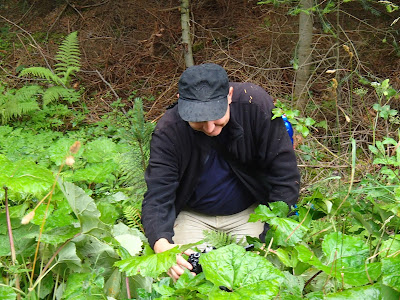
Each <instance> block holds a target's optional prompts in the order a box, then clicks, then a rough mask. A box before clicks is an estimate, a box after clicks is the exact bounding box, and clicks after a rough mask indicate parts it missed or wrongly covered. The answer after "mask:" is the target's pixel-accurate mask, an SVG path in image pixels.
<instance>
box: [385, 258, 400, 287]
mask: <svg viewBox="0 0 400 300" xmlns="http://www.w3.org/2000/svg"><path fill="white" fill-rule="evenodd" d="M382 275H383V276H382V282H383V284H385V285H387V286H390V287H391V288H393V289H394V290H396V291H398V292H400V258H399V257H396V258H394V257H391V258H384V259H382Z"/></svg>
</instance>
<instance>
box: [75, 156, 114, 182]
mask: <svg viewBox="0 0 400 300" xmlns="http://www.w3.org/2000/svg"><path fill="white" fill-rule="evenodd" d="M117 168H118V164H116V163H115V162H113V161H106V162H102V163H91V164H87V165H86V166H85V168H84V169H78V170H76V171H75V172H74V175H73V176H72V178H71V179H72V180H73V181H85V182H88V183H104V182H106V181H112V180H114V179H115V176H114V175H113V174H112V173H113V172H114V171H115V170H117Z"/></svg>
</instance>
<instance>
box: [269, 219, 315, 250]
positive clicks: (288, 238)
mask: <svg viewBox="0 0 400 300" xmlns="http://www.w3.org/2000/svg"><path fill="white" fill-rule="evenodd" d="M269 224H270V226H271V227H272V230H273V231H274V234H273V237H274V241H275V243H277V244H278V245H281V246H294V245H296V244H297V243H299V242H300V241H301V239H302V238H303V237H304V235H305V234H306V233H307V231H308V228H306V227H305V226H303V225H301V224H300V223H299V222H297V221H295V220H293V219H289V218H271V219H270V220H269Z"/></svg>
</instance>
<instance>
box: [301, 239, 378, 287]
mask: <svg viewBox="0 0 400 300" xmlns="http://www.w3.org/2000/svg"><path fill="white" fill-rule="evenodd" d="M295 249H296V251H297V253H298V259H299V260H300V261H302V262H305V263H308V264H310V265H312V266H314V267H315V268H317V269H319V270H322V271H324V272H325V273H326V274H328V275H329V276H333V277H335V278H336V279H338V280H340V281H344V283H346V284H350V285H353V286H361V285H365V284H367V283H369V282H370V280H372V281H374V280H376V279H377V278H378V277H379V276H380V274H381V263H370V264H365V262H363V261H362V263H361V264H359V263H360V262H359V260H358V259H357V258H356V257H352V258H353V261H351V260H350V258H349V257H345V258H338V259H336V260H334V261H333V262H332V263H330V264H328V265H325V264H323V263H322V262H321V261H320V260H319V259H318V258H317V257H316V255H315V254H314V253H313V252H312V251H311V250H310V249H308V248H307V247H306V246H305V245H297V246H296V247H295Z"/></svg>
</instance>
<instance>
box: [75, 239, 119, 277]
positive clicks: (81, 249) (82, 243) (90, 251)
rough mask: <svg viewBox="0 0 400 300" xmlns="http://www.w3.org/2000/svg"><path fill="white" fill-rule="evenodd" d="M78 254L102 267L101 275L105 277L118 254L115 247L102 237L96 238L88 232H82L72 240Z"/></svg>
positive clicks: (86, 260)
mask: <svg viewBox="0 0 400 300" xmlns="http://www.w3.org/2000/svg"><path fill="white" fill-rule="evenodd" d="M73 241H74V243H75V244H76V248H77V251H78V254H79V255H80V256H81V257H84V258H85V262H88V263H90V264H91V265H92V266H96V269H98V268H102V269H103V275H104V276H105V277H106V278H107V277H108V276H110V275H111V273H112V272H113V271H114V268H113V265H114V263H115V262H116V261H118V259H119V256H118V254H117V252H116V251H115V249H114V248H113V247H111V246H110V245H109V244H107V243H106V242H105V241H104V240H103V237H101V238H97V237H94V236H92V235H89V234H82V235H80V236H78V237H76V238H75V239H74V240H73Z"/></svg>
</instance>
